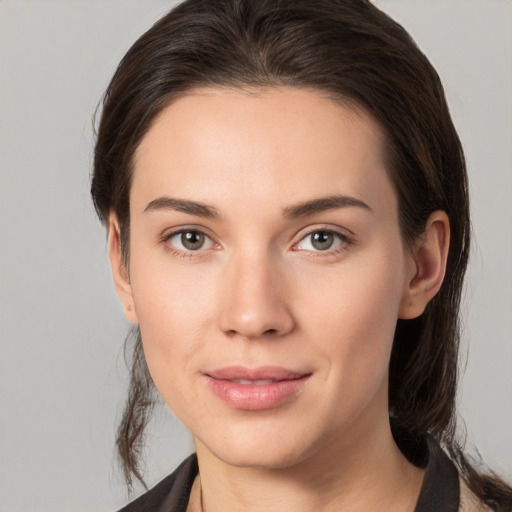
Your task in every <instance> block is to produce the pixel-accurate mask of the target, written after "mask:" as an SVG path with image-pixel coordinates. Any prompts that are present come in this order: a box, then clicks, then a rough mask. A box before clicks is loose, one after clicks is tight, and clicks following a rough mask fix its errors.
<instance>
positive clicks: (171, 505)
mask: <svg viewBox="0 0 512 512" xmlns="http://www.w3.org/2000/svg"><path fill="white" fill-rule="evenodd" d="M393 435H394V436H395V440H396V441H397V444H398V446H399V447H400V449H401V450H402V452H403V453H404V455H405V456H406V457H407V458H408V459H409V460H410V461H411V462H412V463H414V464H416V465H417V466H420V467H425V477H424V480H423V486H422V488H421V491H420V495H419V498H418V503H417V504H416V508H415V509H414V512H457V511H458V510H459V495H460V487H459V476H458V473H457V469H456V468H455V466H454V464H453V462H452V461H451V460H450V459H449V458H448V456H447V455H446V454H445V453H444V451H443V450H442V449H441V447H440V446H439V443H438V442H437V441H436V440H435V439H434V438H433V437H431V436H426V437H424V438H412V437H410V436H406V435H405V434H403V433H398V432H397V431H396V430H394V432H393ZM197 471H198V466H197V457H196V455H195V454H193V455H191V456H190V457H188V458H187V459H185V460H184V461H183V462H182V463H181V465H180V466H179V467H178V468H177V469H176V470H175V471H174V473H172V474H171V475H169V476H168V477H166V478H164V480H162V481H161V482H160V483H158V484H157V485H156V486H155V487H153V488H152V489H151V490H149V491H148V492H146V493H145V494H143V495H142V496H140V497H139V498H137V499H136V500H135V501H133V502H132V503H130V504H129V505H127V506H126V507H125V508H123V509H122V510H120V511H119V512H186V510H187V505H188V499H189V496H190V490H191V489H192V484H193V483H194V479H195V477H196V475H197Z"/></svg>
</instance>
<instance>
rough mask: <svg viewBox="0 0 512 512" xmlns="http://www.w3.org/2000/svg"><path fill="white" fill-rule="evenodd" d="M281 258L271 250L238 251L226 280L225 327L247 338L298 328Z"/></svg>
mask: <svg viewBox="0 0 512 512" xmlns="http://www.w3.org/2000/svg"><path fill="white" fill-rule="evenodd" d="M279 263H280V262H279V258H278V257H276V256H275V255H272V254H271V252H270V251H268V250H261V249H260V250H255V248H254V247H253V248H246V249H245V250H242V249H240V250H238V251H236V252H235V253H234V254H233V255H232V257H231V258H229V261H228V262H227V264H226V268H225V273H224V279H223V280H222V281H223V282H222V284H221V286H222V288H223V290H222V294H221V295H222V298H221V314H220V322H221V329H222V330H223V331H224V332H226V333H230V334H235V333H236V334H238V335H240V336H242V337H244V338H251V339H252V338H257V337H259V336H262V335H264V334H273V335H275V336H279V335H284V334H287V333H288V332H290V331H291V330H292V329H293V327H294V320H293V317H292V314H291V310H290V305H289V304H287V301H286V286H285V283H284V279H283V275H282V272H280V268H279V267H280V265H279Z"/></svg>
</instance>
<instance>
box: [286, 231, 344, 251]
mask: <svg viewBox="0 0 512 512" xmlns="http://www.w3.org/2000/svg"><path fill="white" fill-rule="evenodd" d="M348 242H349V240H348V237H347V236H346V235H342V234H341V233H336V232H334V231H329V230H325V229H320V230H317V231H312V232H311V233H308V234H307V235H306V236H304V237H303V238H302V239H301V240H300V241H299V243H298V244H296V245H295V249H298V250H300V251H313V252H326V251H333V250H336V249H338V248H340V247H341V246H343V245H344V244H345V245H346V244H347V243H348Z"/></svg>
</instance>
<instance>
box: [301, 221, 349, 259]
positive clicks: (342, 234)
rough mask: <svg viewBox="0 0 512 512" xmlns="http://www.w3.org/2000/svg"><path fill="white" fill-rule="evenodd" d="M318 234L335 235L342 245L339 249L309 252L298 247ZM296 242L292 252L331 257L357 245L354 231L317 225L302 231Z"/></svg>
mask: <svg viewBox="0 0 512 512" xmlns="http://www.w3.org/2000/svg"><path fill="white" fill-rule="evenodd" d="M318 232H326V233H332V234H333V235H335V236H337V237H338V238H339V239H340V240H341V244H340V246H341V247H340V246H338V247H335V248H333V249H326V250H325V251H320V250H316V251H315V250H309V249H299V248H297V246H298V245H299V244H300V243H301V242H302V241H303V240H304V239H305V238H307V237H308V236H311V235H312V234H314V233H318ZM295 238H296V241H295V242H294V243H293V244H292V250H297V251H305V252H306V251H308V252H312V253H315V254H319V255H321V254H324V255H329V254H333V253H335V252H337V251H339V250H340V249H341V250H344V249H347V248H348V247H349V246H351V245H353V244H354V243H355V236H354V233H353V232H352V231H350V230H349V229H347V228H341V227H339V226H332V225H325V224H324V225H317V226H308V227H307V228H305V229H302V230H301V231H300V232H299V233H298V234H297V235H296V237H295Z"/></svg>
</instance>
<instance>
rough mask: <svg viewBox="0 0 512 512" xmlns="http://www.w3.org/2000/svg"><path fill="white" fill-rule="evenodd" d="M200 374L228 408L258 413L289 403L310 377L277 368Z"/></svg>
mask: <svg viewBox="0 0 512 512" xmlns="http://www.w3.org/2000/svg"><path fill="white" fill-rule="evenodd" d="M204 375H205V378H206V381H207V384H208V387H209V388H210V390H211V391H213V393H214V394H215V395H216V396H217V397H219V398H220V399H221V400H223V402H225V403H226V404H227V405H228V406H230V407H232V408H234V409H242V410H248V411H258V410H265V409H273V408H275V407H278V406H280V405H282V404H283V403H285V402H286V403H287V402H289V401H291V400H292V399H293V398H295V397H296V396H297V395H298V394H300V393H301V392H302V390H303V389H304V386H305V385H306V382H307V381H308V380H309V378H310V377H311V375H312V374H311V373H307V372H306V373H301V372H294V371H290V370H287V369H285V368H280V367H261V368H256V369H248V368H244V367H227V368H222V369H219V370H214V371H211V372H208V373H205V374H204Z"/></svg>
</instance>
